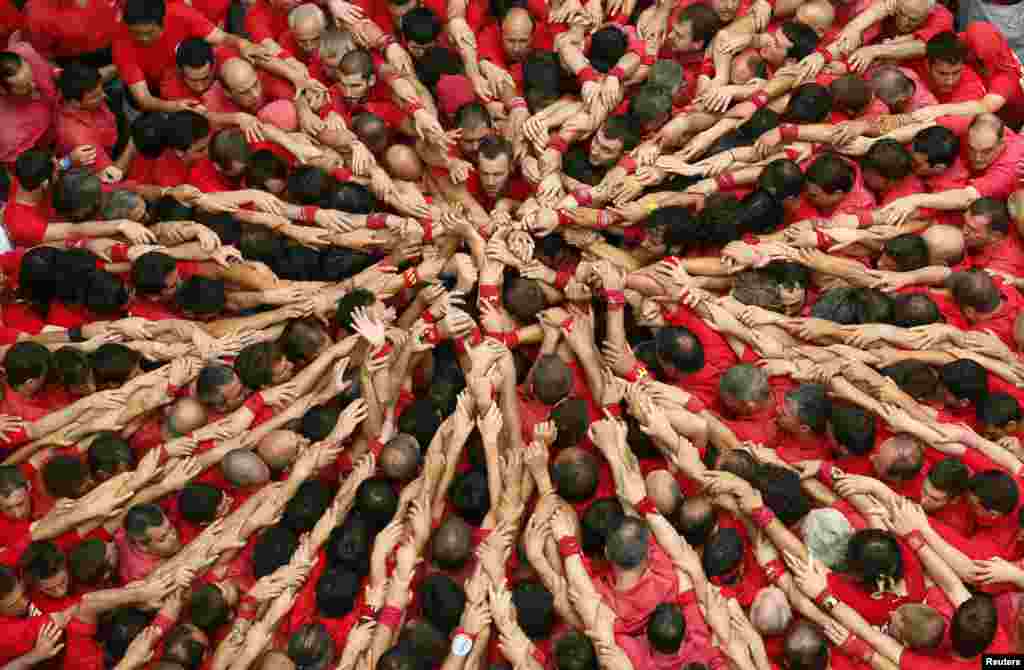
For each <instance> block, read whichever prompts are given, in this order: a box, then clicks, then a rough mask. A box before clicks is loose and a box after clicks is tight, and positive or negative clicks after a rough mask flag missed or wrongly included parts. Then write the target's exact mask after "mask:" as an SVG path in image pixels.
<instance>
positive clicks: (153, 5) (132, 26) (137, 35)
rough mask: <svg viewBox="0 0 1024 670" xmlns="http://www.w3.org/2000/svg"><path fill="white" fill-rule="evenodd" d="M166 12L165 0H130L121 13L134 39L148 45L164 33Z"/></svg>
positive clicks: (122, 19)
mask: <svg viewBox="0 0 1024 670" xmlns="http://www.w3.org/2000/svg"><path fill="white" fill-rule="evenodd" d="M166 14H167V5H166V3H165V2H164V0H152V1H151V0H128V2H125V4H124V10H123V12H122V13H121V21H123V22H124V24H125V26H127V27H128V32H129V33H131V36H132V39H133V40H135V41H136V42H138V43H139V44H140V45H143V46H148V45H150V44H153V43H154V42H156V41H157V40H158V39H160V36H161V35H162V34H163V32H164V17H165V15H166Z"/></svg>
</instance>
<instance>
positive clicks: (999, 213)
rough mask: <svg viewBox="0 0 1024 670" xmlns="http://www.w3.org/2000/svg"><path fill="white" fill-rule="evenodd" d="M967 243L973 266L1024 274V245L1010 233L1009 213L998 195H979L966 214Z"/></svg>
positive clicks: (1013, 274)
mask: <svg viewBox="0 0 1024 670" xmlns="http://www.w3.org/2000/svg"><path fill="white" fill-rule="evenodd" d="M964 243H965V245H966V247H967V251H968V252H969V254H970V256H969V257H968V261H969V263H970V265H971V266H973V267H976V268H979V269H984V270H990V271H995V272H999V273H1002V274H1005V275H1008V276H1010V277H1021V276H1024V248H1021V242H1020V239H1019V238H1018V237H1017V236H1016V235H1011V234H1010V212H1009V210H1007V208H1006V203H1005V202H1004V201H1002V200H997V199H995V198H978V199H977V200H975V201H974V202H973V203H971V206H970V207H968V208H967V212H966V213H965V214H964Z"/></svg>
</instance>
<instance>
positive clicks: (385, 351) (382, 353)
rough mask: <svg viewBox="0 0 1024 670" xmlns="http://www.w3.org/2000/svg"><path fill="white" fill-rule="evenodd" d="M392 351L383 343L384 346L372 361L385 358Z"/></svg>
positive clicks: (390, 347)
mask: <svg viewBox="0 0 1024 670" xmlns="http://www.w3.org/2000/svg"><path fill="white" fill-rule="evenodd" d="M393 350H394V349H393V347H392V346H391V344H390V343H389V342H385V343H384V346H383V347H381V348H380V350H379V351H378V352H377V353H375V354H374V355H373V359H374V360H379V359H381V358H387V357H388V354H390V353H391V352H392V351H393Z"/></svg>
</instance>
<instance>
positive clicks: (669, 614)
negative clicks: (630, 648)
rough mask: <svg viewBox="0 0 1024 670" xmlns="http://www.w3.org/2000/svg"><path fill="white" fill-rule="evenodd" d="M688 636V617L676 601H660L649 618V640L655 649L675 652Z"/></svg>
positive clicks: (665, 652) (663, 651) (662, 651)
mask: <svg viewBox="0 0 1024 670" xmlns="http://www.w3.org/2000/svg"><path fill="white" fill-rule="evenodd" d="M685 637H686V618H685V617H684V616H683V613H682V611H681V610H680V609H679V605H677V604H676V603H670V602H666V603H659V604H658V606H657V607H655V608H654V611H653V612H651V618H650V619H648V620H647V641H648V642H649V643H650V645H651V647H653V648H654V650H655V651H657V652H659V653H662V654H675V653H676V652H678V651H679V647H680V646H681V645H682V644H683V639H684V638H685Z"/></svg>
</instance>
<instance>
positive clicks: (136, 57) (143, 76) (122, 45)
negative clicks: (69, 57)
mask: <svg viewBox="0 0 1024 670" xmlns="http://www.w3.org/2000/svg"><path fill="white" fill-rule="evenodd" d="M215 29H216V26H214V25H213V24H212V23H210V21H209V20H208V19H207V18H206V17H205V16H203V15H202V14H200V13H199V12H198V11H196V10H194V9H192V8H191V7H188V6H186V5H184V4H179V3H171V4H169V5H168V6H167V16H166V17H165V18H164V29H163V32H161V33H160V37H158V38H157V39H156V40H155V41H154V42H153V43H151V44H146V45H142V44H139V43H138V42H136V41H135V40H134V39H133V38H132V35H131V33H130V32H129V31H128V27H127V26H122V28H121V29H120V31H119V32H118V34H117V36H116V37H115V39H114V64H115V65H117V70H118V72H119V73H120V75H121V79H122V80H124V83H125V84H126V85H128V86H133V85H135V84H137V83H139V82H140V81H146V82H148V83H149V85H150V87H153V88H155V87H156V86H157V85H158V84H159V82H160V79H161V77H163V74H164V73H165V72H166V71H167V70H170V69H174V67H175V58H174V52H175V49H177V48H178V45H179V44H181V42H183V41H184V40H186V39H188V38H189V37H199V38H203V39H205V38H206V37H208V36H209V35H210V33H212V32H213V31H214V30H215ZM151 92H152V91H151ZM178 183H181V182H178Z"/></svg>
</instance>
